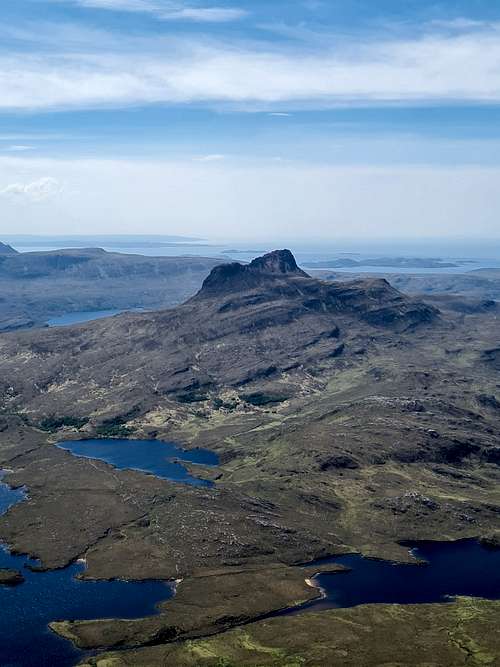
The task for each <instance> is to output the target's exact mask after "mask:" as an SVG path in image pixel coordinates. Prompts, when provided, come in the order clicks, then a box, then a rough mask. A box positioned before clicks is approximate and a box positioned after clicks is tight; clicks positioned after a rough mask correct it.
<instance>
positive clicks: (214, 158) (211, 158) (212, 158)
mask: <svg viewBox="0 0 500 667" xmlns="http://www.w3.org/2000/svg"><path fill="white" fill-rule="evenodd" d="M225 157H226V156H225V155H221V154H220V153H212V154H211V155H200V156H199V157H195V158H194V161H195V162H220V161H221V160H224V158H225Z"/></svg>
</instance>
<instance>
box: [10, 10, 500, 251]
mask: <svg viewBox="0 0 500 667" xmlns="http://www.w3.org/2000/svg"><path fill="white" fill-rule="evenodd" d="M5 5H7V6H5ZM499 121H500V3H497V2H492V1H491V0H488V1H486V0H467V1H463V0H462V1H458V0H457V1H455V0H443V1H442V2H436V1H433V2H429V1H427V0H406V1H404V0H370V1H368V0H286V1H285V0H265V1H264V0H252V1H251V2H250V1H248V0H241V1H239V0H234V1H228V0H214V1H213V2H209V0H16V2H8V3H2V6H1V8H0V216H1V218H2V219H3V220H4V222H3V223H0V225H2V226H4V228H5V233H7V232H11V233H12V232H18V231H19V232H27V233H29V232H34V233H40V232H43V231H46V232H47V233H57V232H58V231H60V232H67V231H71V232H73V233H74V232H77V231H82V233H83V232H85V231H90V232H96V231H102V232H110V233H119V232H129V233H132V232H135V231H137V232H139V231H141V232H142V231H148V232H151V233H157V232H161V231H164V232H165V233H182V232H184V233H197V234H200V233H201V234H204V235H212V236H217V235H218V236H228V235H232V236H234V237H235V238H236V237H241V238H252V237H254V236H255V237H256V236H257V235H259V234H260V235H267V236H269V235H270V234H271V233H274V234H276V235H283V234H285V233H287V232H288V229H291V233H293V234H294V235H296V236H305V235H307V234H311V233H314V235H315V236H316V237H317V238H323V237H325V238H326V237H328V238H335V236H338V235H339V234H340V232H339V229H340V228H341V227H344V228H345V226H346V224H347V223H348V224H349V227H350V229H352V233H353V234H355V235H356V234H358V235H366V234H368V235H373V236H379V235H382V236H383V235H387V236H390V235H393V234H394V233H396V232H397V233H400V234H401V235H403V236H411V235H413V236H418V235H419V234H420V235H421V234H426V235H429V234H430V235H436V236H438V235H444V236H446V235H468V234H469V235H471V234H477V235H479V234H481V235H484V236H500V229H499V227H500V225H499V224H498V223H497V221H498V218H499V216H498V213H500V195H497V194H496V189H497V188H495V186H494V184H495V183H496V182H498V180H497V179H498V172H499V170H500V122H499ZM167 177H168V183H167V184H166V185H165V180H164V179H165V178H167ZM300 183H303V184H305V185H304V186H303V188H302V190H301V187H300V185H299V186H298V185H297V184H300ZM391 183H392V189H391V187H390V184H391ZM360 190H362V191H363V192H365V193H369V198H370V202H369V204H368V201H367V200H366V199H364V198H360V197H359V191H360ZM290 193H292V194H290ZM146 194H147V197H148V201H147V203H146V202H145V201H144V198H145V195H146ZM141 195H142V196H141ZM419 196H420V199H418V197H419ZM457 198H458V199H457ZM450 199H454V200H455V201H453V202H450ZM422 200H423V201H422ZM363 204H364V206H363ZM473 207H474V208H473ZM478 207H479V208H478ZM472 216H474V225H471V224H470V221H471V217H472ZM235 220H240V221H241V222H240V223H239V224H237V225H235ZM271 223H272V226H273V227H272V230H270V224H271ZM82 227H83V228H82ZM80 228H82V229H80ZM1 231H2V229H1V228H0V232H1ZM344 235H345V234H344Z"/></svg>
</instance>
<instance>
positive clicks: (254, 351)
mask: <svg viewBox="0 0 500 667" xmlns="http://www.w3.org/2000/svg"><path fill="white" fill-rule="evenodd" d="M437 319H438V311H437V310H436V309H435V308H433V307H431V306H427V305H426V304H423V303H421V302H418V301H414V300H411V299H409V298H407V297H405V296H404V295H402V294H401V293H399V292H398V291H397V290H395V289H393V288H392V287H390V285H389V284H388V283H387V282H385V281H383V280H369V281H354V282H352V283H343V284H330V283H323V282H321V281H318V280H315V279H313V278H310V277H309V276H308V275H307V274H305V273H304V272H303V271H301V270H300V269H299V268H298V267H297V266H296V264H295V260H294V259H293V256H292V255H291V253H290V252H289V251H276V252H274V253H270V254H269V255H266V256H265V257H263V258H260V259H258V260H254V262H252V263H251V264H250V265H248V266H242V265H239V264H230V265H225V266H222V267H216V268H214V269H213V270H212V272H211V274H210V275H209V276H208V278H207V279H206V280H205V282H204V283H203V286H202V288H201V290H200V291H199V292H198V294H197V295H195V297H193V298H192V299H190V300H189V301H188V302H186V303H185V304H183V305H182V306H179V307H177V308H174V309H172V310H167V311H161V312H155V313H148V314H141V315H132V314H127V315H122V316H117V317H114V318H111V319H108V320H106V321H100V322H95V323H92V324H89V325H86V326H79V327H72V328H67V329H65V330H57V329H53V330H50V331H43V332H29V333H26V334H23V335H18V336H13V335H12V336H11V335H7V336H4V337H3V338H2V339H1V341H0V371H1V378H2V379H0V405H3V406H4V407H5V408H8V409H15V408H18V407H21V406H22V407H23V409H28V410H33V411H34V412H35V413H37V414H39V415H40V414H47V413H48V412H62V413H64V414H67V413H68V411H71V412H72V413H73V415H74V416H78V417H86V418H90V417H92V416H93V415H94V414H99V415H101V416H102V415H103V414H106V415H107V416H108V417H109V416H111V415H112V414H113V413H115V412H116V405H117V404H119V405H121V406H123V407H122V409H121V414H122V415H123V414H128V413H130V412H131V411H133V412H134V414H140V413H142V412H145V411H147V410H148V409H150V408H151V407H152V406H153V405H154V404H155V403H156V402H158V401H161V400H163V399H165V398H166V399H171V400H178V399H180V400H182V401H188V402H189V401H197V400H200V399H203V398H204V397H206V392H212V393H213V394H214V395H216V394H217V392H218V391H219V390H220V389H221V388H222V387H242V386H246V385H249V386H251V385H252V383H255V382H257V381H262V380H271V379H273V378H275V379H279V378H280V377H282V375H283V373H289V374H291V375H290V381H289V384H290V388H289V390H290V391H292V393H297V391H299V388H300V385H301V383H302V382H303V380H304V378H305V376H306V375H307V374H308V373H309V372H310V371H311V370H313V369H314V368H315V367H316V366H317V365H318V364H320V365H321V364H326V365H332V364H335V363H337V360H338V358H339V357H341V356H343V357H345V356H350V355H354V354H356V353H357V354H359V353H360V350H361V349H362V347H363V346H364V345H366V344H367V343H369V342H371V341H373V340H376V339H378V338H380V339H383V338H384V337H387V335H388V334H389V333H390V334H391V335H393V334H394V333H396V334H398V335H399V334H403V333H405V334H408V335H411V332H412V331H413V330H414V329H415V328H419V327H421V326H427V325H431V324H432V323H433V322H435V321H437ZM63 388H64V391H63V390H62V389H63Z"/></svg>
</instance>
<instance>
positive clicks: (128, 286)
mask: <svg viewBox="0 0 500 667" xmlns="http://www.w3.org/2000/svg"><path fill="white" fill-rule="evenodd" d="M219 261H220V260H217V259H208V258H203V257H147V256H144V255H127V254H122V253H110V252H105V251H104V250H101V249H99V248H81V249H70V250H54V251H47V252H27V253H18V252H16V251H15V250H13V249H12V248H11V247H10V246H8V245H6V244H1V245H0V331H2V330H4V331H5V330H12V329H19V328H26V327H32V326H37V325H38V326H39V325H42V324H43V323H44V322H45V321H46V320H47V319H48V318H50V317H54V316H57V315H59V314H66V313H70V312H75V311H90V310H92V311H95V310H121V309H129V308H140V307H143V308H159V307H169V306H172V305H175V304H177V303H180V302H181V301H184V300H185V299H187V298H188V297H189V296H191V295H192V294H194V293H195V292H196V290H197V289H199V287H200V285H201V283H202V281H203V279H204V278H205V277H206V276H207V274H208V273H209V272H210V270H211V269H212V268H213V267H214V266H215V265H216V264H218V263H219Z"/></svg>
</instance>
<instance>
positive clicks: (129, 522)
mask: <svg viewBox="0 0 500 667" xmlns="http://www.w3.org/2000/svg"><path fill="white" fill-rule="evenodd" d="M207 273H208V272H207ZM499 364H500V341H499V332H498V321H497V315H496V312H495V309H491V308H482V309H473V310H472V311H470V312H457V311H456V310H453V309H450V308H447V309H446V310H443V311H438V310H437V309H436V308H435V307H433V306H430V305H428V304H427V303H425V302H423V301H421V300H420V299H413V298H410V297H408V296H406V295H404V294H402V293H401V292H399V291H398V290H396V289H395V288H393V287H391V286H390V285H389V284H388V283H387V282H386V281H385V280H379V279H367V280H353V281H348V282H330V283H327V282H323V281H321V280H316V279H314V278H311V277H310V276H308V275H307V274H306V273H304V272H303V271H301V270H300V269H299V268H298V267H297V265H296V263H295V260H294V258H293V256H292V255H291V253H289V252H288V251H284V250H281V251H277V252H273V253H269V254H268V255H265V256H264V257H262V258H258V259H257V260H254V262H252V263H251V264H249V265H245V266H243V265H239V264H229V265H226V266H215V267H213V268H212V270H211V272H210V273H208V275H207V276H205V280H204V282H203V284H202V285H201V289H199V291H198V292H197V293H196V294H195V295H194V296H191V298H189V300H188V301H186V302H185V303H183V304H182V305H179V306H176V307H174V308H171V309H169V310H162V311H157V312H150V313H144V314H123V315H119V316H116V317H113V318H109V319H106V320H100V321H96V322H93V323H88V324H84V325H79V326H73V327H67V328H64V329H57V328H53V329H39V330H34V329H33V330H29V331H23V332H13V333H5V334H2V335H0V467H1V468H3V469H6V470H8V472H7V474H6V476H5V478H4V480H5V481H6V482H7V483H9V484H10V485H12V486H15V487H25V488H26V489H27V499H26V500H25V501H24V502H21V503H19V504H18V505H16V506H15V507H14V508H12V509H11V510H9V512H7V514H4V515H3V516H0V540H1V541H2V542H5V543H7V544H9V545H11V547H12V549H14V550H15V551H17V552H19V553H29V554H32V555H36V557H37V558H39V559H40V563H41V567H43V568H58V567H64V566H66V565H68V564H69V563H73V562H75V561H76V560H77V559H79V558H84V559H85V562H86V569H85V571H84V572H83V574H82V576H83V577H84V578H90V579H93V578H96V579H115V578H123V579H134V580H141V579H170V580H177V582H178V584H177V593H176V596H175V598H173V599H171V600H169V601H168V602H166V603H165V604H164V605H161V606H160V608H159V610H158V611H159V613H158V614H157V615H155V616H151V617H147V618H144V619H137V620H126V619H125V620H113V619H107V620H99V621H91V620H89V621H80V622H79V621H74V622H70V623H56V624H54V625H53V626H52V627H53V629H54V630H55V631H56V632H60V633H61V634H63V636H65V637H69V638H71V639H73V640H75V641H77V642H78V645H79V646H81V647H84V648H88V649H100V648H102V647H105V646H110V645H113V646H116V647H120V648H130V647H132V648H134V649H137V654H136V653H135V652H134V654H133V655H132V657H131V658H130V660H132V662H133V663H134V664H147V665H150V664H153V665H154V664H166V663H168V662H169V661H170V662H172V659H170V658H166V659H162V660H160V661H159V662H155V661H153V662H151V661H150V653H148V649H147V648H144V647H149V650H151V651H153V649H160V648H161V645H164V644H168V643H169V642H173V641H175V640H181V639H190V640H191V639H193V638H196V637H200V636H203V637H206V636H207V635H210V634H213V633H216V632H220V631H221V630H225V629H228V628H230V627H231V626H235V625H239V624H244V623H247V622H248V621H252V620H256V619H258V618H261V617H263V616H265V615H266V614H268V613H269V612H273V611H276V610H279V609H283V608H284V607H286V606H288V605H294V604H296V603H297V601H300V600H308V599H310V598H311V597H314V596H315V595H318V592H317V591H316V590H315V589H312V588H311V587H310V586H307V585H306V583H305V580H306V578H310V577H311V576H312V575H313V574H314V573H315V572H316V571H317V568H321V569H322V568H323V567H326V568H331V567H332V565H331V564H329V565H328V564H324V563H321V564H320V565H315V566H314V568H313V567H308V566H307V565H304V563H308V562H310V561H311V560H313V559H317V558H322V557H327V556H331V555H335V554H339V553H346V552H347V553H353V552H359V553H361V554H363V555H365V556H370V557H374V558H383V559H388V560H394V561H399V562H410V561H412V560H413V558H412V556H411V555H410V554H409V552H408V545H407V541H411V540H441V541H443V540H445V541H450V540H457V539H465V538H478V537H480V538H482V539H484V541H485V542H486V543H487V544H491V545H495V544H498V543H499V541H500V537H499V534H498V511H499V508H498V484H499V481H500V474H499V467H498V466H499V463H500V448H499V446H498V442H499V438H500V412H499V405H500V394H499V390H498V369H499V367H500V366H499ZM117 436H118V437H122V438H130V437H133V438H137V439H148V438H154V439H160V440H166V441H173V442H176V443H179V444H181V445H182V446H183V447H186V448H195V447H207V448H209V449H210V450H212V451H214V452H215V453H217V454H218V455H219V459H220V463H219V465H218V466H216V467H215V468H206V467H204V466H199V465H197V466H189V464H186V465H187V466H188V469H189V470H190V471H191V472H193V473H194V474H196V475H198V476H201V477H204V478H206V479H210V480H212V481H213V482H214V485H213V486H212V487H209V488H207V487H193V486H189V487H188V486H187V485H184V484H179V483H175V482H170V481H167V480H164V479H159V478H158V477H155V476H154V475H150V474H144V473H142V472H140V471H131V470H121V469H118V468H113V467H112V466H109V465H107V464H105V463H104V462H101V461H96V460H90V459H85V458H80V457H76V456H73V455H71V454H70V453H68V452H67V451H63V450H62V449H61V448H59V447H56V446H54V444H55V443H57V442H61V441H64V440H68V439H74V438H77V439H82V438H91V437H117ZM123 446H124V447H126V446H127V445H126V443H125V442H124V443H123ZM249 591H251V594H249ZM444 606H445V607H447V605H444ZM367 607H371V605H367ZM359 609H363V607H359ZM343 611H345V610H343ZM332 613H333V612H332ZM377 613H378V612H377ZM390 613H391V614H392V616H391V618H392V619H393V622H394V623H395V624H396V625H397V627H398V628H400V626H401V622H400V621H401V618H400V615H399V614H398V615H397V618H396V620H394V618H395V617H394V614H393V608H392V611H391V612H390ZM308 616H309V614H305V615H304V617H302V618H306V617H308ZM310 617H311V618H312V619H313V620H312V621H311V625H310V627H309V628H308V629H307V631H306V630H305V629H304V630H303V631H302V630H301V635H300V642H301V645H302V646H303V647H306V648H305V650H306V651H307V649H308V647H309V646H310V644H311V642H312V641H313V638H314V637H315V636H316V631H315V628H316V621H315V620H314V619H315V618H316V615H314V614H311V615H310ZM443 622H444V621H443ZM246 627H250V626H246ZM349 627H351V626H349ZM356 627H357V626H356ZM369 627H371V625H370V626H369ZM412 630H413V628H412V627H410V628H409V629H408V633H410V632H411V631H412ZM349 632H351V630H350V631H349ZM359 632H360V634H358V635H356V642H358V639H359V638H360V637H362V636H363V637H364V634H366V633H364V630H363V631H359ZM361 633H362V634H361ZM368 634H370V635H371V634H373V633H368ZM329 636H334V635H333V634H332V633H329ZM353 641H354V640H353ZM359 641H365V640H364V639H359ZM172 646H173V645H172ZM143 651H145V653H143ZM127 655H129V654H128V652H127V651H125V652H123V656H124V659H125V661H126V660H127V657H126V656H127ZM272 655H273V656H274V655H275V654H274V653H273V654H272ZM279 655H281V654H279ZM322 655H324V654H322ZM140 656H142V658H141V657H140ZM191 658H192V654H190V659H191ZM95 659H96V660H98V661H99V660H101V655H100V654H99V655H98V657H97V658H95ZM113 659H114V658H113ZM256 659H257V658H256ZM273 659H274V658H273ZM90 660H91V661H93V660H94V658H90ZM141 660H142V662H141ZM278 660H279V658H278ZM173 661H174V662H175V658H173ZM358 663H359V661H358V662H357V663H356V664H358ZM353 664H354V662H353Z"/></svg>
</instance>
